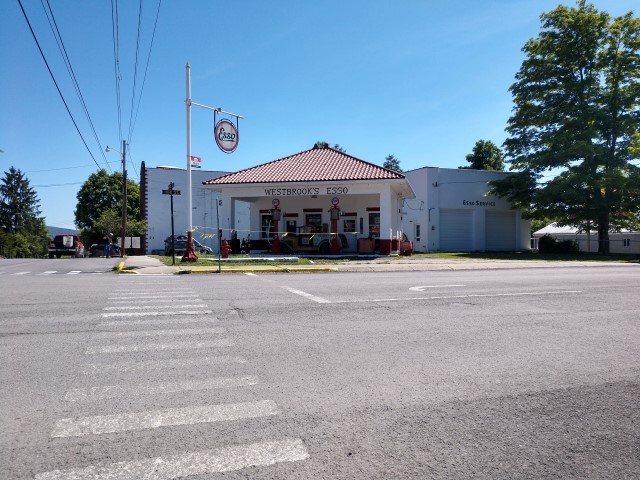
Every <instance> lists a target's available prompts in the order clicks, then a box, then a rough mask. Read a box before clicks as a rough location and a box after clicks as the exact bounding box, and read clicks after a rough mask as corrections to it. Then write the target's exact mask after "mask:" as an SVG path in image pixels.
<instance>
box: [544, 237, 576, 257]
mask: <svg viewBox="0 0 640 480" xmlns="http://www.w3.org/2000/svg"><path fill="white" fill-rule="evenodd" d="M578 251H579V250H578V243H577V242H576V241H575V240H562V241H558V240H556V239H555V238H553V237H552V236H551V235H549V234H547V235H544V236H542V237H540V239H539V240H538V252H540V253H577V252H578Z"/></svg>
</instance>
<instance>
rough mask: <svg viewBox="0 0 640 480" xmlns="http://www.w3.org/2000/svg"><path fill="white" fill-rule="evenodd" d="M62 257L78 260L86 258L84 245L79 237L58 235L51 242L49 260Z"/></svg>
mask: <svg viewBox="0 0 640 480" xmlns="http://www.w3.org/2000/svg"><path fill="white" fill-rule="evenodd" d="M62 255H69V256H71V257H76V258H77V257H82V256H84V244H83V243H82V241H81V240H80V237H78V235H56V236H55V237H53V239H52V240H50V241H49V258H53V257H54V256H55V257H56V258H60V257H61V256H62Z"/></svg>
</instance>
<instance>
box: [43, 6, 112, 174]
mask: <svg viewBox="0 0 640 480" xmlns="http://www.w3.org/2000/svg"><path fill="white" fill-rule="evenodd" d="M40 3H41V4H42V8H43V10H44V13H45V15H46V16H47V20H48V22H49V27H51V31H52V33H53V36H54V38H55V39H56V44H57V45H58V50H59V51H60V54H61V55H62V57H63V60H64V63H65V66H66V67H67V73H68V74H69V76H70V77H71V81H72V82H73V85H74V87H75V90H76V94H77V95H78V99H79V100H80V104H81V105H82V109H83V110H84V114H85V116H86V118H87V121H88V122H89V125H90V127H91V131H92V132H93V137H94V138H95V140H96V143H97V144H98V150H99V151H100V153H101V154H102V159H103V160H104V163H105V165H106V166H107V170H111V167H110V166H109V162H108V161H107V157H106V155H105V154H104V151H103V148H102V145H101V144H100V139H99V138H98V133H97V132H96V129H95V127H94V125H93V121H92V120H91V115H90V114H89V109H88V108H87V104H86V102H85V101H84V97H83V95H82V91H81V90H80V85H79V84H78V79H77V78H76V74H75V72H74V70H73V66H72V65H71V59H70V58H69V55H68V54H67V49H66V47H65V45H64V41H63V40H62V35H61V34H60V30H59V29H58V23H57V22H56V18H55V16H54V14H53V10H52V9H51V4H50V3H49V0H47V7H48V9H49V10H48V12H47V8H45V6H44V1H43V0H40ZM49 15H51V18H49ZM52 21H53V23H52Z"/></svg>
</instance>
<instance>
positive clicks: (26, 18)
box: [18, 0, 100, 168]
mask: <svg viewBox="0 0 640 480" xmlns="http://www.w3.org/2000/svg"><path fill="white" fill-rule="evenodd" d="M18 4H19V5H20V9H21V10H22V14H23V15H24V19H25V20H26V22H27V25H28V26H29V30H30V31H31V36H32V37H33V40H34V41H35V42H36V45H37V47H38V51H39V52H40V56H41V57H42V60H43V61H44V63H45V65H46V66H47V70H48V71H49V75H50V76H51V80H53V83H54V85H55V86H56V90H58V95H60V98H61V99H62V103H64V106H65V108H66V109H67V113H68V114H69V117H71V121H72V122H73V125H74V126H75V127H76V131H77V132H78V135H80V138H81V139H82V143H84V146H85V148H86V149H87V152H89V155H90V156H91V158H92V159H93V162H94V163H95V164H96V167H98V168H100V165H99V164H98V162H97V161H96V159H95V157H94V156H93V154H92V153H91V150H89V146H88V145H87V142H86V141H85V139H84V137H83V136H82V133H81V132H80V129H79V128H78V124H77V123H76V121H75V119H74V118H73V115H72V114H71V110H69V106H68V105H67V102H66V100H65V99H64V95H62V92H61V91H60V87H59V86H58V82H57V81H56V78H55V76H54V75H53V72H52V71H51V68H50V67H49V62H47V58H46V57H45V55H44V52H43V51H42V48H41V47H40V42H38V38H37V37H36V34H35V32H34V31H33V28H32V27H31V22H30V21H29V17H28V16H27V12H25V10H24V7H23V6H22V1H21V0H18Z"/></svg>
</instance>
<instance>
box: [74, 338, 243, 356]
mask: <svg viewBox="0 0 640 480" xmlns="http://www.w3.org/2000/svg"><path fill="white" fill-rule="evenodd" d="M233 345H234V343H233V342H232V341H231V340H227V339H221V340H209V341H204V342H172V343H145V344H137V343H136V344H132V345H106V346H95V347H92V346H89V347H88V348H87V350H86V351H85V353H86V354H88V355H93V354H97V353H125V352H151V351H155V350H186V349H197V348H220V347H233Z"/></svg>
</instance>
